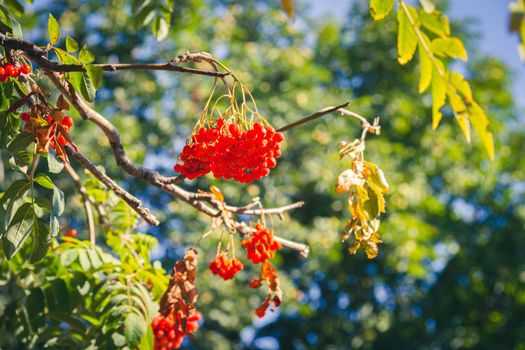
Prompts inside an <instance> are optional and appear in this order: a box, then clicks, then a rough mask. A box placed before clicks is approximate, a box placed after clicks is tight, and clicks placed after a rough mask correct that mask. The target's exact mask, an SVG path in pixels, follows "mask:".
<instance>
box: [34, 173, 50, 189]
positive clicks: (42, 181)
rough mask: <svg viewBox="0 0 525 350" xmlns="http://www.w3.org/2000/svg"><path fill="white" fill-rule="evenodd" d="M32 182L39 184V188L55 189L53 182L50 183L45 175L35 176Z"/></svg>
mask: <svg viewBox="0 0 525 350" xmlns="http://www.w3.org/2000/svg"><path fill="white" fill-rule="evenodd" d="M33 181H34V182H36V183H37V184H39V185H40V186H42V187H44V188H47V189H49V190H52V189H54V188H55V184H54V183H53V181H51V178H50V177H49V176H47V175H46V174H38V175H37V176H35V178H34V179H33Z"/></svg>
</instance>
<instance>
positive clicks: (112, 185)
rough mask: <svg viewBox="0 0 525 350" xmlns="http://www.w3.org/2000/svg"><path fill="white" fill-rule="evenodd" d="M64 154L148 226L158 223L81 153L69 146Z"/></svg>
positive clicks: (135, 200) (139, 202)
mask: <svg viewBox="0 0 525 350" xmlns="http://www.w3.org/2000/svg"><path fill="white" fill-rule="evenodd" d="M64 148H65V150H66V152H67V153H68V154H69V155H70V156H72V157H73V158H75V159H76V160H78V161H79V163H80V164H82V166H84V168H86V169H87V170H88V171H89V172H90V173H91V174H93V176H95V177H96V178H97V179H99V180H100V182H102V183H103V184H104V185H106V187H107V188H109V189H110V190H111V191H113V192H114V193H115V194H116V195H117V196H119V197H120V198H122V199H123V200H124V201H125V202H126V203H128V205H129V206H130V207H131V208H132V209H133V210H135V212H137V214H139V215H140V216H141V217H142V218H144V220H146V221H147V222H148V223H149V224H151V225H155V226H157V225H158V224H159V223H160V222H159V220H158V219H157V218H156V217H155V216H154V215H153V214H151V213H150V211H149V209H148V208H145V207H144V206H143V205H142V202H141V201H140V199H138V198H137V197H135V196H133V195H132V194H130V193H129V192H127V191H126V190H124V189H123V188H122V187H120V186H119V185H118V184H117V183H116V182H115V181H114V180H113V179H111V178H110V177H109V176H108V175H106V174H105V173H103V172H102V171H101V170H100V169H98V168H97V166H96V165H95V164H93V163H92V162H91V161H90V160H89V159H88V158H87V157H86V156H85V155H84V154H83V153H81V152H79V151H77V150H75V149H74V148H73V147H70V146H69V145H67V146H65V147H64Z"/></svg>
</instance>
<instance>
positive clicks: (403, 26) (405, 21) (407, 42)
mask: <svg viewBox="0 0 525 350" xmlns="http://www.w3.org/2000/svg"><path fill="white" fill-rule="evenodd" d="M405 10H406V11H407V12H405ZM397 21H398V23H399V29H398V32H397V60H398V61H399V63H400V64H406V63H408V62H410V60H411V59H412V57H414V53H415V52H416V48H417V41H418V40H417V35H416V31H415V29H414V26H416V27H419V16H418V14H417V11H416V10H415V9H414V8H413V7H412V6H410V5H407V4H405V3H404V2H402V1H400V8H399V10H398V11H397Z"/></svg>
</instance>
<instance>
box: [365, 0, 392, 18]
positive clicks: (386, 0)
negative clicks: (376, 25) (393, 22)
mask: <svg viewBox="0 0 525 350" xmlns="http://www.w3.org/2000/svg"><path fill="white" fill-rule="evenodd" d="M394 4H395V0H370V15H371V16H372V18H373V19H375V20H380V19H383V18H385V17H386V16H387V15H388V14H389V13H390V11H392V8H393V7H394Z"/></svg>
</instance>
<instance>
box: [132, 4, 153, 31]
mask: <svg viewBox="0 0 525 350" xmlns="http://www.w3.org/2000/svg"><path fill="white" fill-rule="evenodd" d="M154 17H155V4H148V5H146V6H142V7H141V8H140V10H139V12H138V13H136V14H135V16H134V17H133V25H134V26H135V28H141V27H143V26H146V25H148V24H149V23H150V22H151V21H152V20H153V18H154Z"/></svg>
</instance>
